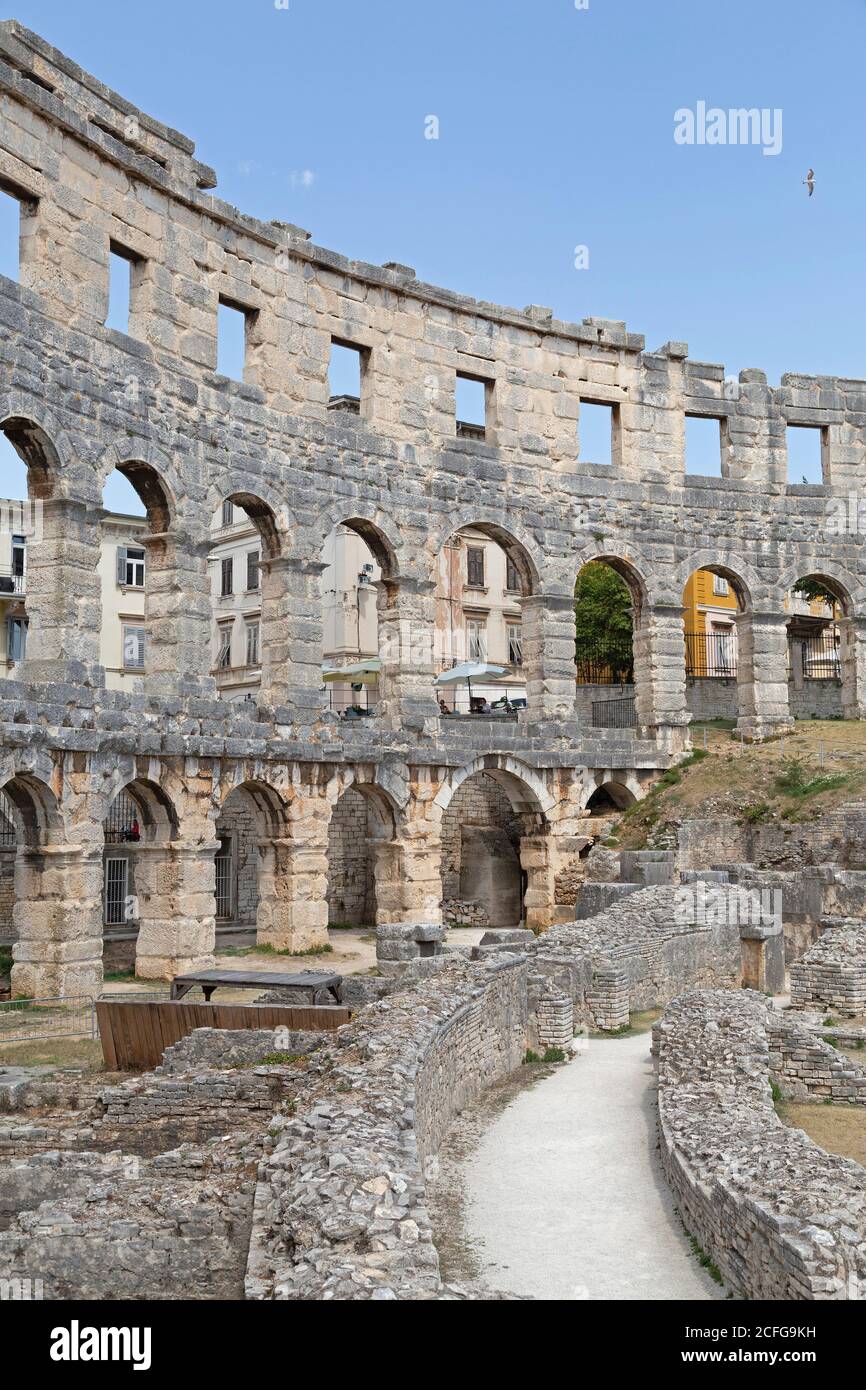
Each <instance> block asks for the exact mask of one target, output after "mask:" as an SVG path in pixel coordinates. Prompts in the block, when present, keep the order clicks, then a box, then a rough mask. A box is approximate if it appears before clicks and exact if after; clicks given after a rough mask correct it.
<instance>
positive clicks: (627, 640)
mask: <svg viewBox="0 0 866 1390" xmlns="http://www.w3.org/2000/svg"><path fill="white" fill-rule="evenodd" d="M574 622H575V653H576V657H577V660H578V661H581V660H585V659H591V660H594V661H598V662H603V663H604V662H609V663H611V664H612V665H615V666H616V667H617V668H619V667H621V666H622V665H623V663H625V664H626V665H630V664H631V659H632V628H633V616H632V600H631V594H630V592H629V588H628V585H627V584H626V582H625V580H624V579H623V578H622V577H621V576H620V575H618V574H617V572H616V570H614V569H611V567H610V565H605V564H602V563H601V562H599V561H595V560H593V561H591V562H590V563H589V564H588V565H584V567H583V569H582V570H581V571H580V574H579V575H578V576H577V583H576V584H575V586H574Z"/></svg>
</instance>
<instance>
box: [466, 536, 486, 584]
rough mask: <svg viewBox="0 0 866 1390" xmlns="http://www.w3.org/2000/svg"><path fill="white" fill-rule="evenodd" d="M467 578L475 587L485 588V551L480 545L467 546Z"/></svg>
mask: <svg viewBox="0 0 866 1390" xmlns="http://www.w3.org/2000/svg"><path fill="white" fill-rule="evenodd" d="M466 579H467V583H469V584H471V585H472V588H473V589H483V588H484V551H483V549H482V548H481V547H480V546H474V545H470V546H468V547H467V550H466Z"/></svg>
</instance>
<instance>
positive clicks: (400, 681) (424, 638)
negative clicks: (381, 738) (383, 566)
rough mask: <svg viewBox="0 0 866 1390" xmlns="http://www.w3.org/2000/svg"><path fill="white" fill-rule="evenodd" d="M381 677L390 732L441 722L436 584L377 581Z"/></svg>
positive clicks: (381, 705)
mask: <svg viewBox="0 0 866 1390" xmlns="http://www.w3.org/2000/svg"><path fill="white" fill-rule="evenodd" d="M377 587H378V590H379V593H378V610H379V654H380V656H381V658H382V671H381V674H380V676H379V695H378V700H377V714H378V715H379V718H380V721H381V722H383V723H384V724H385V725H387V726H388V727H389V728H395V729H399V728H410V729H419V730H424V729H425V726H428V731H429V721H430V720H433V719H438V717H439V707H438V704H437V702H436V692H435V689H434V686H433V681H434V679H435V676H436V665H435V650H434V648H435V633H436V599H435V588H436V586H435V584H434V583H433V581H432V580H426V579H418V578H414V577H403V578H402V579H398V580H391V579H382V580H380V581H379V583H378V586H377Z"/></svg>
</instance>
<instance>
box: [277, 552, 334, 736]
mask: <svg viewBox="0 0 866 1390" xmlns="http://www.w3.org/2000/svg"><path fill="white" fill-rule="evenodd" d="M283 563H284V568H282V579H283V585H284V588H283V600H282V601H283V606H284V612H285V621H286V629H287V634H288V641H287V658H288V662H287V664H288V683H287V694H288V696H289V703H290V704H291V705H292V709H293V712H294V714H295V715H296V716H297V718H298V719H300V720H301V722H305V723H317V722H318V721H319V720H320V719H321V717H322V714H323V713H324V711H325V710H326V709H327V708H328V696H327V694H326V692H325V688H324V681H323V680H322V653H323V650H324V636H323V633H324V624H323V609H324V605H323V599H322V584H321V579H322V574H323V573H324V571H325V570H326V569H327V565H325V564H323V563H322V562H321V561H320V560H302V559H295V558H291V557H288V558H287V559H286V560H285V562H283Z"/></svg>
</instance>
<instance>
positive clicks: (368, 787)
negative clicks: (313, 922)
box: [327, 768, 403, 926]
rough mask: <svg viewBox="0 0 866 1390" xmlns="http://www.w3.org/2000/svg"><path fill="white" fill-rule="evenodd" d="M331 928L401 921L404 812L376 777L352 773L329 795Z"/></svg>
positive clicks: (360, 771) (336, 781) (374, 773)
mask: <svg viewBox="0 0 866 1390" xmlns="http://www.w3.org/2000/svg"><path fill="white" fill-rule="evenodd" d="M328 796H329V800H330V802H331V818H330V822H329V825H328V889H327V896H328V922H329V924H330V925H334V924H340V925H354V926H363V925H368V924H373V923H377V922H389V921H398V920H400V919H401V917H402V915H403V914H402V912H401V911H400V906H401V904H402V887H403V885H402V882H401V869H402V861H401V844H400V842H399V840H398V835H397V823H398V815H399V807H398V805H397V803H396V801H395V800H394V797H393V796H392V794H391V792H390V791H389V790H388V789H387V787H385V786H384V785H382V783H381V782H380V781H379V780H378V777H377V771H376V770H375V769H370V770H369V771H367V770H365V769H360V768H352V769H349V775H347V776H343V777H340V778H335V779H334V780H333V782H332V784H331V785H330V786H329V789H328Z"/></svg>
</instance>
